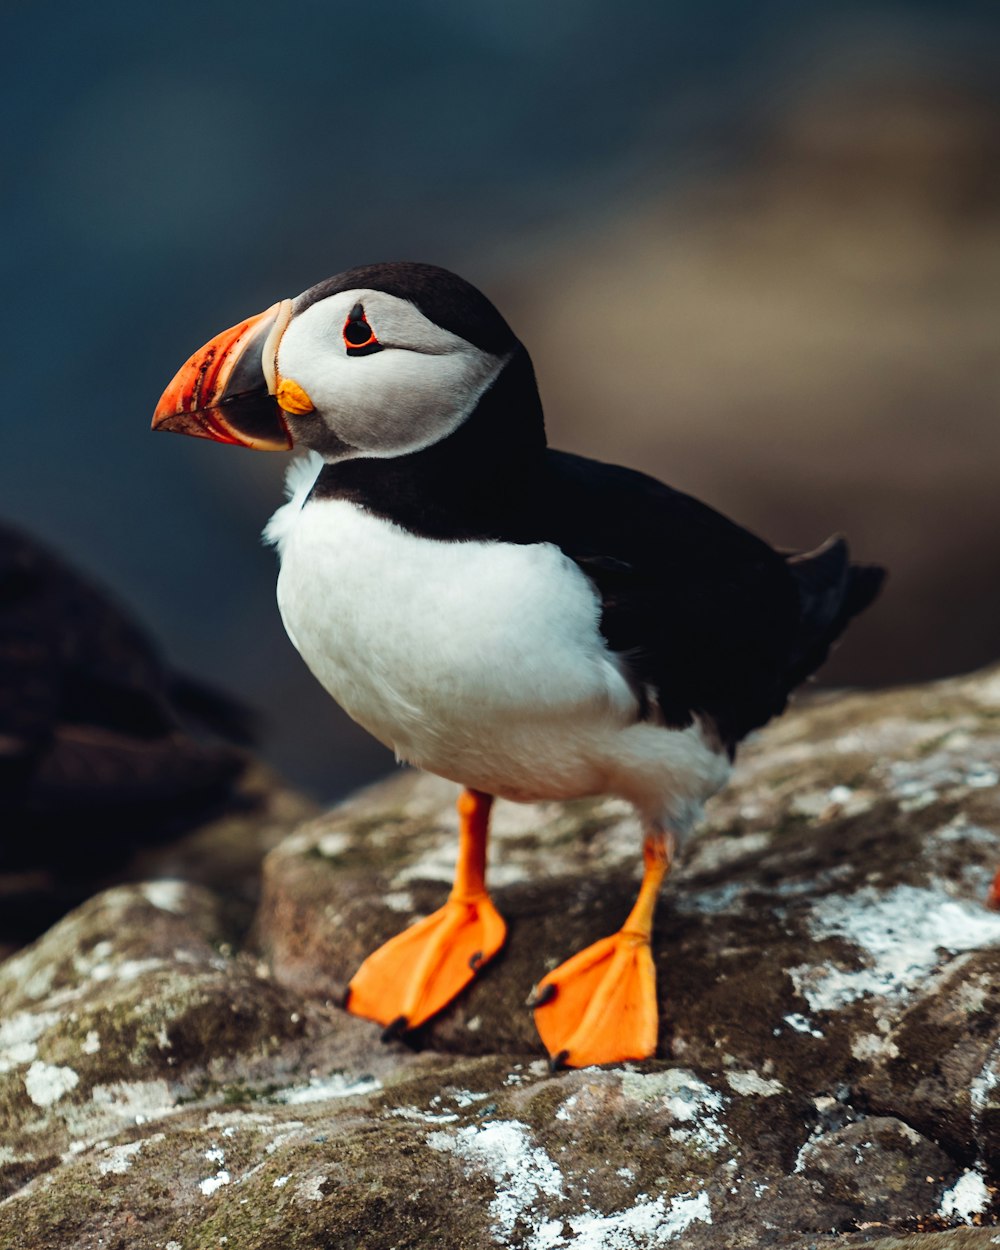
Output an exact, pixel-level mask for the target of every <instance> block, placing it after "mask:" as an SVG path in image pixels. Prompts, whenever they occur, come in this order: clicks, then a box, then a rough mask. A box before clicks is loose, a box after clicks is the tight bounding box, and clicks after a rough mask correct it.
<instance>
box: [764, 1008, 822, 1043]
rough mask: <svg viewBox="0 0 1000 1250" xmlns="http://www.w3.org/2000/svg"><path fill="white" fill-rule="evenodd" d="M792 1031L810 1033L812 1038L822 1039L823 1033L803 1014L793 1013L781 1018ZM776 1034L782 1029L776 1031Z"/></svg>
mask: <svg viewBox="0 0 1000 1250" xmlns="http://www.w3.org/2000/svg"><path fill="white" fill-rule="evenodd" d="M781 1018H782V1019H783V1020H784V1022H785V1023H786V1024H787V1025H788V1027H789V1028H790V1029H794V1030H795V1032H796V1033H808V1034H809V1036H810V1037H822V1036H823V1033H822V1031H821V1030H820V1029H817V1028H816V1026H815V1025H814V1024H813V1022H812V1021H811V1020H810V1019H809V1018H808V1017H807V1016H804V1015H802V1013H801V1012H798V1011H793V1012H792V1013H791V1014H790V1015H787V1016H782V1017H781ZM774 1031H775V1033H780V1032H781V1030H780V1029H775V1030H774Z"/></svg>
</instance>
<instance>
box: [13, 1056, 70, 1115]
mask: <svg viewBox="0 0 1000 1250" xmlns="http://www.w3.org/2000/svg"><path fill="white" fill-rule="evenodd" d="M79 1084H80V1077H79V1075H78V1073H76V1072H74V1070H73V1069H72V1068H67V1067H62V1066H60V1065H58V1064H52V1063H43V1062H42V1060H40V1059H36V1060H35V1062H34V1063H33V1064H32V1065H31V1067H30V1068H29V1069H28V1071H27V1072H26V1073H25V1075H24V1088H25V1089H26V1090H27V1093H28V1097H29V1098H30V1099H31V1101H32V1102H33V1103H34V1104H35V1106H36V1107H51V1106H52V1104H53V1103H56V1102H58V1101H59V1100H60V1098H65V1096H66V1095H67V1094H68V1093H69V1092H70V1090H72V1089H76V1087H77V1085H79Z"/></svg>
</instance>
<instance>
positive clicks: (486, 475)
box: [311, 347, 545, 539]
mask: <svg viewBox="0 0 1000 1250" xmlns="http://www.w3.org/2000/svg"><path fill="white" fill-rule="evenodd" d="M544 459H545V423H544V418H543V415H542V405H541V401H540V399H539V397H538V389H537V387H536V385H535V376H534V371H533V370H532V367H531V360H530V358H529V357H528V353H527V352H526V351H525V350H524V348H522V347H519V348H518V349H517V351H516V352H515V353H514V355H513V356H512V357H511V359H510V361H509V362H508V363H507V364H506V365H505V366H504V368H503V370H502V371H501V372H500V374H499V376H498V377H497V379H496V381H495V382H494V383H493V384H492V386H490V388H489V389H488V390H487V391H486V392H485V393H484V394H483V396H482V398H481V399H480V400H479V403H478V404H477V405H476V407H475V409H474V411H473V412H472V413H471V414H470V415H469V416H468V417H467V418H466V420H465V421H463V422H462V424H461V425H460V426H459V427H458V429H457V430H455V432H454V433H453V434H450V435H449V436H448V437H447V438H445V439H442V440H441V442H439V443H435V444H433V445H432V446H431V447H425V448H424V449H423V450H421V451H416V452H411V453H409V454H408V455H405V456H395V457H392V458H388V459H375V458H371V457H358V458H356V459H353V460H341V461H338V462H337V463H336V464H327V465H324V467H323V468H322V470H321V471H320V474H319V477H318V478H317V479H316V484H315V485H314V487H313V490H312V496H311V497H312V498H318V499H348V500H350V501H351V502H353V503H358V504H360V505H362V506H363V507H365V508H366V509H367V510H368V511H370V512H374V513H375V514H376V515H378V516H384V517H386V518H387V519H388V520H390V521H394V522H395V523H396V524H397V525H401V526H402V527H403V528H404V529H408V530H410V531H411V532H413V533H415V534H420V535H423V536H424V537H429V538H451V539H471V538H505V537H506V538H514V537H515V534H514V533H513V531H512V526H513V525H514V520H513V518H515V517H516V515H517V510H518V505H519V501H523V500H524V498H525V496H526V495H528V496H530V495H531V493H532V491H533V490H534V489H535V486H536V483H537V482H538V481H539V480H540V478H541V473H542V468H543V465H544Z"/></svg>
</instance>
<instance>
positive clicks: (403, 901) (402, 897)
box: [382, 890, 417, 912]
mask: <svg viewBox="0 0 1000 1250" xmlns="http://www.w3.org/2000/svg"><path fill="white" fill-rule="evenodd" d="M382 902H383V903H384V904H385V905H386V907H388V908H389V910H390V911H396V912H411V911H413V910H414V909H415V908H416V905H417V904H416V900H415V899H414V897H413V895H412V894H411V893H410V891H409V890H389V892H388V893H386V894H383V895H382Z"/></svg>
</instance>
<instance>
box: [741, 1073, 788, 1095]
mask: <svg viewBox="0 0 1000 1250" xmlns="http://www.w3.org/2000/svg"><path fill="white" fill-rule="evenodd" d="M726 1083H727V1084H728V1086H729V1088H730V1089H731V1090H732V1091H733V1093H734V1094H743V1095H744V1096H747V1095H753V1094H756V1095H758V1096H759V1097H761V1098H773V1097H774V1095H775V1094H783V1093H784V1092H785V1087H784V1085H782V1083H781V1082H780V1081H775V1080H770V1079H769V1078H768V1077H764V1076H761V1075H760V1073H758V1072H727V1073H726Z"/></svg>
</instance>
